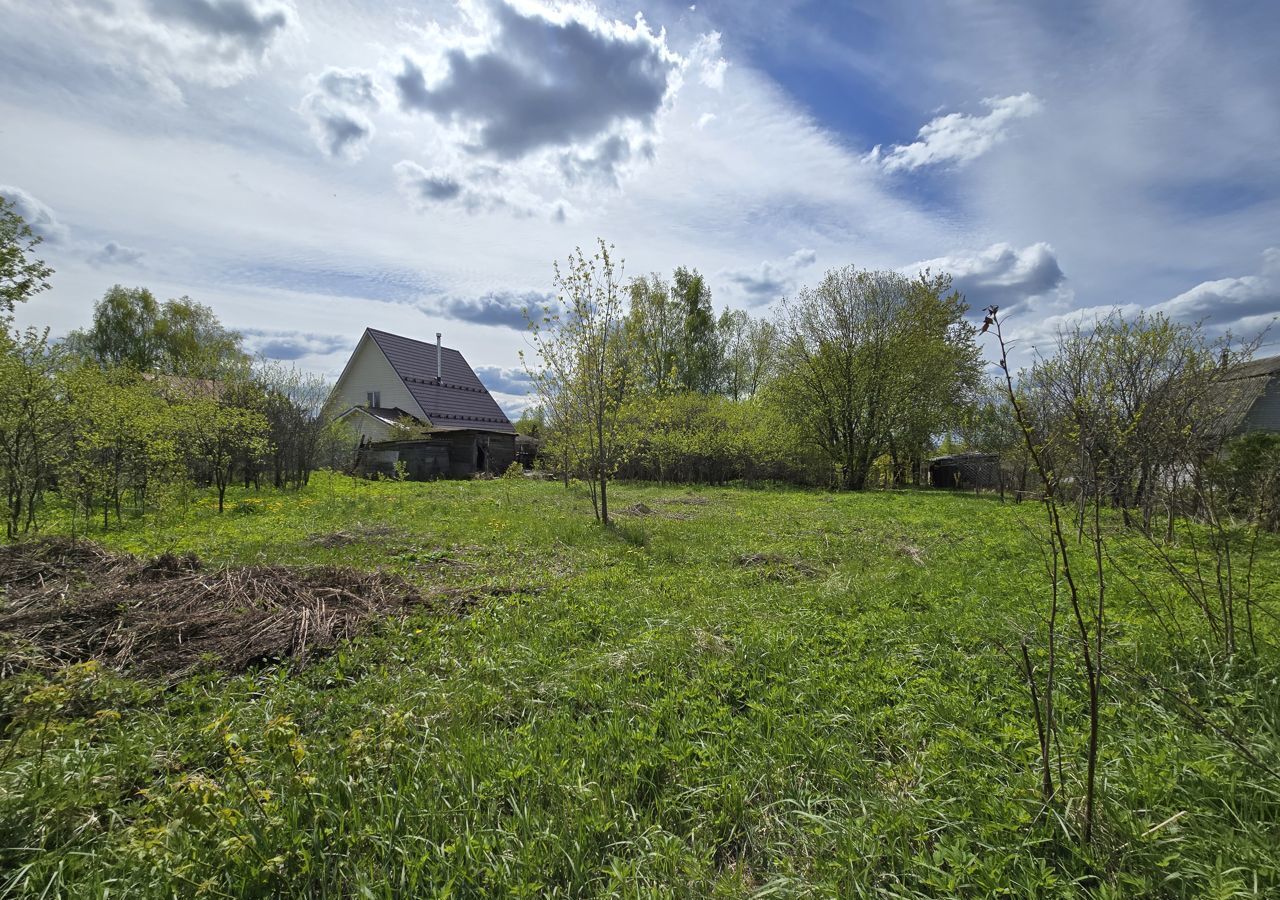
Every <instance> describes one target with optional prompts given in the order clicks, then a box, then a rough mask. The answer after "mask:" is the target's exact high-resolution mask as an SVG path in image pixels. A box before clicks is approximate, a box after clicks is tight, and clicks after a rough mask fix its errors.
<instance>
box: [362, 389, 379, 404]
mask: <svg viewBox="0 0 1280 900" xmlns="http://www.w3.org/2000/svg"><path fill="white" fill-rule="evenodd" d="M364 396H365V399H366V400H367V401H368V402H367V403H365V406H369V407H373V406H381V405H382V394H381V393H379V392H378V391H369V393H367V394H365V395H364Z"/></svg>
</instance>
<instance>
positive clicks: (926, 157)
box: [865, 93, 1042, 172]
mask: <svg viewBox="0 0 1280 900" xmlns="http://www.w3.org/2000/svg"><path fill="white" fill-rule="evenodd" d="M982 102H983V105H985V106H986V107H987V108H988V109H989V110H990V112H988V113H987V114H986V115H982V116H973V115H966V114H965V113H950V114H948V115H945V116H938V117H937V118H935V119H933V120H932V121H930V122H929V123H928V124H926V125H925V126H924V127H923V128H921V129H920V132H919V135H918V137H919V140H917V141H915V142H914V143H911V144H898V145H895V146H893V147H891V148H889V149H888V150H886V151H882V150H881V149H880V145H878V144H877V145H876V146H875V147H874V148H873V149H872V150H871V152H870V153H868V154H867V156H866V157H865V159H866V160H867V161H868V162H872V163H875V164H877V165H879V166H880V167H881V168H883V169H884V170H885V171H886V172H898V171H901V170H904V169H906V170H911V169H918V168H920V167H922V166H930V165H939V164H942V163H955V164H957V165H959V164H962V163H966V162H970V161H971V160H974V159H977V158H978V157H979V156H981V155H982V154H984V153H986V152H987V151H988V150H990V149H991V148H992V147H994V146H995V145H996V144H998V143H1000V142H1001V141H1003V140H1004V139H1005V137H1006V130H1007V127H1008V125H1009V123H1010V122H1012V121H1014V120H1015V119H1023V118H1026V117H1027V116H1032V115H1035V114H1036V113H1038V112H1040V110H1041V108H1042V105H1041V103H1040V101H1039V100H1038V99H1037V98H1036V97H1035V96H1034V95H1032V94H1029V93H1023V94H1016V95H1013V96H1010V97H988V98H987V99H985V100H983V101H982Z"/></svg>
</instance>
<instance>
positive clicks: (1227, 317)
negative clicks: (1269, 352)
mask: <svg viewBox="0 0 1280 900" xmlns="http://www.w3.org/2000/svg"><path fill="white" fill-rule="evenodd" d="M1154 308H1155V309H1156V310H1157V311H1159V312H1163V313H1165V314H1166V315H1168V316H1169V317H1170V318H1173V319H1180V320H1182V321H1185V322H1201V321H1203V322H1204V323H1205V325H1206V327H1208V328H1210V329H1211V330H1213V331H1215V332H1223V331H1227V330H1231V331H1234V332H1236V333H1237V334H1241V335H1242V336H1244V337H1249V336H1251V335H1252V334H1253V333H1256V332H1258V331H1261V330H1262V329H1264V328H1266V327H1267V326H1268V325H1270V324H1272V323H1273V322H1275V321H1276V319H1277V317H1280V247H1270V248H1268V249H1267V250H1266V251H1264V252H1263V254H1262V267H1261V269H1260V270H1259V272H1258V274H1256V275H1242V276H1240V277H1237V278H1220V279H1217V280H1216V281H1203V282H1201V283H1200V284H1197V285H1196V286H1195V287H1193V288H1191V289H1190V290H1188V291H1184V292H1183V293H1181V294H1179V295H1178V296H1176V297H1174V298H1173V299H1171V300H1166V301H1165V302H1164V303H1160V304H1157V305H1156V306H1155V307H1154Z"/></svg>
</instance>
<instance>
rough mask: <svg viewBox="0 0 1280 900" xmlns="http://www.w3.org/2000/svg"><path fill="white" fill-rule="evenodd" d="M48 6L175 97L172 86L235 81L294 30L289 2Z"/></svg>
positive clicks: (73, 1)
mask: <svg viewBox="0 0 1280 900" xmlns="http://www.w3.org/2000/svg"><path fill="white" fill-rule="evenodd" d="M51 9H53V10H55V11H62V12H63V13H64V14H67V15H69V16H70V18H71V19H72V20H73V21H78V22H79V23H81V24H82V25H83V26H84V27H83V28H82V30H81V35H82V37H83V39H84V40H85V41H88V42H90V43H91V44H93V45H96V46H97V47H98V48H99V50H100V51H101V53H102V55H103V56H104V57H105V58H106V59H107V60H108V61H109V62H110V63H111V64H112V65H113V66H114V67H116V68H119V69H122V70H126V71H134V72H137V73H138V74H140V75H142V76H143V77H144V78H145V79H146V80H147V81H150V82H151V83H152V84H153V85H155V86H156V87H157V88H159V89H160V90H162V91H163V92H165V93H167V94H169V95H171V96H173V97H174V98H177V97H180V96H181V89H180V88H179V87H178V84H177V82H178V81H189V82H196V83H205V84H211V85H215V86H225V85H230V84H234V83H236V82H237V81H240V80H241V79H243V78H244V77H245V76H247V75H249V74H251V73H253V72H255V71H257V69H258V68H259V66H261V65H262V63H263V62H264V61H265V60H266V58H267V57H268V56H269V55H270V53H271V51H272V50H273V48H275V47H276V46H277V45H278V44H279V43H280V41H281V39H282V38H283V37H284V36H285V35H286V34H287V33H289V32H290V31H294V30H296V29H297V27H298V26H297V22H298V16H297V12H296V10H295V9H294V6H293V2H292V0H64V2H63V3H60V4H54V5H52V7H51Z"/></svg>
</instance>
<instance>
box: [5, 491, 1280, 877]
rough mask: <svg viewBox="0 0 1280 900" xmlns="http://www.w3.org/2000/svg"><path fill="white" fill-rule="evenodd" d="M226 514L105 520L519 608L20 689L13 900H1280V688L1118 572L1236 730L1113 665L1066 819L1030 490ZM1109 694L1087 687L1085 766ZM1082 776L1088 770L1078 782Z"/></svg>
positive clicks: (306, 507)
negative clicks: (166, 677) (1094, 758)
mask: <svg viewBox="0 0 1280 900" xmlns="http://www.w3.org/2000/svg"><path fill="white" fill-rule="evenodd" d="M691 496H696V497H698V498H702V499H704V500H705V501H706V502H703V503H690V502H684V503H673V502H670V501H672V500H682V499H686V498H688V497H691ZM232 499H233V505H232V509H231V510H230V511H229V512H228V513H227V514H225V515H223V516H221V517H219V516H217V515H216V512H214V511H213V510H211V509H210V508H209V505H208V501H207V499H206V500H203V501H202V505H200V506H197V507H195V508H193V509H190V510H188V511H187V512H185V513H172V514H169V515H165V516H160V517H149V518H147V519H143V520H136V521H132V522H129V523H127V526H126V527H125V528H123V529H120V530H113V531H109V532H107V533H105V534H98V533H96V532H91V536H93V537H96V538H98V539H101V540H103V541H104V542H105V543H107V544H109V545H111V546H115V547H118V548H123V549H127V550H131V551H135V552H139V553H148V554H151V553H158V552H161V551H164V550H179V551H186V550H191V551H194V552H196V553H198V554H200V555H201V556H202V557H205V558H206V559H208V560H212V561H217V562H226V563H243V562H271V563H291V564H307V563H322V562H323V563H330V562H337V563H343V564H350V565H356V566H365V567H383V568H386V569H390V570H394V571H397V572H400V573H402V574H404V575H406V576H408V577H410V578H411V579H414V580H415V581H417V582H419V583H421V584H423V585H424V586H430V585H437V584H450V585H454V584H457V585H485V584H495V585H502V586H504V587H511V588H517V589H519V590H518V591H516V592H515V593H511V594H510V595H508V596H501V597H495V598H494V599H492V600H489V601H486V602H485V603H482V604H481V605H479V606H478V607H476V608H474V609H473V610H472V611H470V613H469V614H467V615H465V616H453V615H442V614H432V613H422V614H419V615H415V616H413V617H411V618H409V619H407V620H405V621H403V622H388V623H387V624H386V625H385V626H384V627H382V628H381V629H379V630H378V631H377V632H376V633H373V634H370V635H368V636H366V637H363V638H360V639H358V640H357V641H355V642H353V643H352V644H351V645H349V646H347V647H345V648H343V649H341V650H340V651H339V652H337V653H335V654H333V655H331V656H330V657H328V658H326V659H324V660H322V661H320V662H317V663H314V664H312V665H310V666H309V667H307V668H306V669H305V670H302V671H300V672H291V671H289V670H288V669H287V668H285V667H273V668H268V669H265V670H261V671H258V672H254V673H251V674H248V675H242V676H238V677H217V676H215V675H205V676H200V677H195V678H192V679H189V680H188V681H186V682H183V683H182V684H179V685H176V686H167V687H166V686H163V685H159V684H154V683H147V682H140V681H134V680H131V679H127V678H122V677H119V676H117V675H114V674H111V673H108V672H105V671H103V670H100V669H95V668H93V667H92V666H87V667H86V666H81V667H76V668H73V669H71V670H67V671H65V672H62V673H58V674H56V675H54V676H51V677H49V678H47V679H46V678H36V677H34V676H22V677H19V678H14V679H10V683H9V684H5V685H3V687H2V688H0V704H2V705H0V722H3V723H5V724H6V731H5V740H4V741H2V742H0V845H3V848H4V849H0V870H2V871H0V893H3V892H4V891H5V890H7V891H8V892H10V893H12V894H13V895H15V896H16V895H32V896H39V895H42V894H43V895H44V896H50V897H52V896H76V897H97V896H108V895H109V896H123V897H131V898H132V897H152V896H155V897H163V896H191V895H197V894H199V895H207V896H235V897H239V896H280V895H284V896H325V897H349V896H351V897H359V896H366V897H408V896H464V897H479V896H548V895H560V896H596V895H619V896H688V897H705V896H715V897H744V896H774V897H798V896H832V897H856V896H882V897H940V896H947V897H951V896H973V897H978V896H1036V897H1074V896H1080V895H1081V894H1082V893H1089V894H1092V895H1094V896H1099V897H1117V898H1119V897H1125V898H1128V897H1165V896H1185V897H1192V896H1194V897H1201V896H1212V897H1235V896H1268V895H1269V896H1276V895H1277V894H1280V853H1278V852H1277V848H1278V847H1280V783H1278V782H1277V779H1276V778H1275V777H1274V776H1273V775H1271V774H1268V773H1267V772H1266V771H1264V770H1263V769H1262V768H1259V766H1258V765H1257V764H1255V763H1250V762H1248V761H1247V760H1246V759H1245V758H1244V757H1243V755H1242V752H1241V751H1240V750H1239V749H1238V747H1237V745H1236V743H1233V741H1232V740H1231V739H1228V738H1227V737H1225V736H1224V734H1225V733H1227V732H1228V731H1229V732H1230V733H1231V734H1233V735H1235V741H1237V742H1241V743H1243V744H1244V745H1245V747H1246V748H1248V750H1249V752H1250V753H1252V754H1253V755H1254V756H1255V757H1257V760H1258V761H1259V762H1260V763H1262V764H1264V765H1269V766H1270V767H1272V768H1275V769H1280V763H1278V762H1277V759H1278V758H1280V737H1278V736H1277V734H1278V730H1280V691H1278V690H1277V687H1276V685H1277V678H1278V676H1280V667H1277V666H1274V665H1272V666H1270V667H1268V666H1266V665H1263V664H1261V663H1258V662H1254V663H1252V664H1250V665H1249V666H1243V665H1239V664H1227V663H1226V662H1224V661H1212V660H1209V661H1206V659H1204V658H1203V655H1196V654H1194V653H1189V652H1188V651H1186V650H1185V649H1183V650H1179V651H1177V652H1174V651H1172V650H1170V649H1169V648H1168V644H1167V641H1166V640H1165V639H1164V637H1163V634H1162V633H1161V632H1160V631H1159V630H1158V629H1157V628H1156V627H1155V625H1154V623H1153V622H1152V621H1151V620H1150V619H1149V617H1147V616H1146V615H1145V613H1144V612H1143V610H1142V608H1141V607H1140V606H1139V605H1138V604H1137V603H1136V602H1134V601H1133V599H1132V598H1130V597H1128V596H1127V595H1126V592H1125V590H1124V586H1123V585H1122V584H1119V583H1117V584H1116V585H1115V587H1114V591H1113V610H1114V619H1113V621H1114V629H1113V633H1112V635H1111V641H1112V647H1113V649H1112V650H1111V656H1112V658H1114V659H1115V660H1116V661H1117V662H1118V663H1123V667H1124V670H1125V671H1128V670H1129V669H1136V670H1138V671H1143V672H1151V673H1156V674H1157V677H1158V678H1161V679H1166V680H1167V683H1169V684H1176V685H1179V686H1186V688H1187V690H1189V691H1190V692H1191V693H1190V699H1192V700H1193V702H1194V703H1196V704H1197V708H1198V709H1201V710H1203V711H1204V712H1205V714H1206V715H1208V716H1209V718H1210V721H1211V722H1212V723H1213V724H1212V725H1207V726H1196V725H1193V724H1192V723H1191V722H1189V721H1188V719H1187V717H1186V716H1184V715H1180V714H1179V713H1178V712H1177V710H1176V708H1175V707H1176V704H1174V703H1173V702H1171V701H1170V700H1169V699H1168V697H1167V696H1166V695H1164V694H1162V693H1161V692H1159V691H1158V690H1153V689H1151V688H1149V687H1144V686H1143V684H1141V683H1139V682H1138V681H1137V680H1135V679H1132V678H1128V677H1127V676H1126V675H1124V674H1122V672H1121V667H1119V666H1117V668H1116V669H1115V670H1113V673H1112V675H1111V676H1110V677H1109V680H1108V683H1107V693H1106V698H1105V704H1106V705H1105V719H1104V723H1103V729H1104V738H1103V739H1104V749H1103V760H1102V770H1101V779H1100V783H1101V792H1102V798H1103V810H1102V819H1101V823H1100V836H1099V838H1098V839H1097V840H1096V841H1095V843H1094V844H1093V845H1092V846H1088V847H1086V846H1082V845H1081V844H1080V843H1079V841H1078V839H1077V838H1076V835H1077V833H1078V830H1079V829H1078V825H1079V818H1078V817H1079V810H1078V808H1077V807H1076V804H1075V803H1074V802H1068V803H1066V804H1063V805H1061V806H1059V807H1057V808H1055V809H1053V810H1048V811H1046V810H1044V809H1043V808H1042V805H1041V803H1040V800H1039V793H1038V775H1037V751H1036V741H1035V733H1034V730H1033V727H1032V724H1031V721H1030V717H1029V714H1028V710H1029V702H1028V699H1027V696H1026V690H1025V687H1024V684H1023V681H1022V680H1021V677H1020V675H1019V670H1018V668H1017V665H1016V664H1015V657H1014V655H1013V654H1014V652H1015V651H1016V648H1017V647H1018V643H1019V641H1020V639H1021V638H1022V637H1023V636H1024V635H1029V634H1033V633H1034V631H1035V629H1036V625H1035V623H1036V621H1037V617H1038V615H1039V614H1040V613H1041V611H1042V610H1043V604H1044V601H1045V588H1044V576H1043V573H1042V570H1041V566H1040V562H1039V556H1038V550H1037V549H1036V545H1035V543H1034V541H1033V539H1032V538H1031V536H1030V533H1029V532H1028V531H1027V529H1026V528H1025V527H1024V524H1023V523H1024V522H1025V523H1028V524H1031V525H1033V526H1034V525H1038V523H1039V521H1040V517H1041V515H1042V514H1041V513H1040V511H1039V509H1038V508H1037V507H1035V506H1033V505H1029V504H1028V505H1022V506H1016V505H1013V504H1007V505H1002V504H1000V503H998V502H996V501H995V500H993V499H988V498H982V499H977V498H973V497H969V496H963V495H952V494H944V493H925V492H884V493H866V494H841V495H833V494H827V493H819V492H805V491H796V490H745V489H696V490H692V491H690V490H687V489H685V488H677V487H667V488H660V487H655V486H632V485H619V486H617V487H616V489H615V490H614V491H613V492H612V494H611V500H612V502H613V506H614V509H615V510H617V511H618V512H619V515H618V517H617V518H618V526H617V527H616V528H614V529H610V530H604V529H601V528H598V527H596V526H594V525H593V524H592V523H591V520H590V505H589V502H588V501H587V499H586V497H585V494H583V493H582V492H580V491H578V490H576V489H575V490H571V491H566V490H565V489H564V488H562V487H560V486H558V485H556V484H552V483H540V482H525V481H517V482H514V483H513V482H511V481H508V480H498V481H491V482H465V483H463V482H440V483H434V484H395V483H368V482H354V481H350V480H348V479H344V478H338V477H333V478H330V477H326V476H323V475H322V476H319V477H317V479H316V481H315V482H313V484H312V486H311V487H310V488H308V489H307V490H306V491H305V492H304V493H302V494H300V495H294V494H288V493H283V494H276V493H270V492H264V493H263V494H262V495H260V496H258V497H255V496H254V495H252V494H250V495H244V494H242V493H239V492H237V493H236V494H235V496H234V497H233V498H232ZM641 502H642V503H644V504H645V505H646V506H648V507H649V508H650V509H651V510H652V511H653V513H652V514H650V515H644V516H628V515H625V514H621V511H622V510H623V509H624V508H625V507H627V506H629V505H632V504H636V503H641ZM383 524H386V525H391V526H393V527H394V528H395V529H397V533H395V534H393V535H389V536H380V537H374V538H371V539H369V540H367V541H363V542H360V543H356V544H352V545H348V546H345V547H340V548H335V549H325V548H323V547H321V546H318V545H316V544H315V543H314V542H308V540H307V539H308V536H310V535H316V534H324V533H329V532H333V531H335V530H339V529H344V530H354V529H356V528H358V527H360V526H373V525H383ZM1275 551H1276V545H1275V544H1274V543H1271V544H1269V545H1268V546H1267V547H1266V548H1264V553H1263V555H1262V573H1261V575H1262V577H1261V578H1260V580H1261V581H1263V582H1266V581H1267V580H1269V582H1270V584H1271V585H1274V584H1275V577H1276V574H1277V568H1278V566H1277V557H1280V554H1278V553H1276V552H1275ZM1124 552H1126V553H1130V554H1136V553H1137V551H1136V550H1135V549H1133V548H1132V547H1126V548H1125V550H1124ZM1131 559H1132V560H1133V561H1135V562H1136V560H1137V559H1138V557H1137V556H1136V555H1133V556H1131ZM1116 581H1117V582H1119V579H1116ZM1180 689H1181V688H1180ZM1081 701H1082V697H1081V696H1080V695H1079V693H1078V692H1077V691H1076V690H1075V689H1074V687H1072V685H1071V683H1070V679H1067V681H1066V683H1064V688H1063V696H1062V698H1061V704H1062V714H1063V717H1064V719H1063V720H1064V722H1067V723H1068V728H1067V732H1066V735H1065V737H1066V738H1067V740H1068V742H1069V744H1070V746H1069V747H1068V750H1069V751H1070V750H1072V749H1073V748H1078V746H1079V744H1080V739H1081V737H1082V735H1081V734H1080V732H1081V730H1082V729H1081V727H1080V726H1081V725H1082V724H1083V712H1082V705H1081ZM1080 768H1081V767H1080V766H1079V765H1077V764H1076V761H1075V759H1074V758H1073V756H1072V754H1071V753H1070V752H1068V754H1067V756H1066V759H1065V760H1064V771H1065V774H1066V778H1067V784H1066V786H1065V790H1064V793H1065V795H1066V796H1067V797H1070V798H1075V797H1079V796H1081V795H1082V789H1081V786H1080V783H1079V782H1080V772H1079V769H1080ZM1172 816H1177V818H1176V819H1175V821H1173V822H1172V823H1169V824H1166V825H1164V826H1163V827H1160V828H1155V827H1154V826H1157V825H1159V824H1160V823H1163V822H1165V820H1167V819H1169V818H1170V817H1172Z"/></svg>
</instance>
